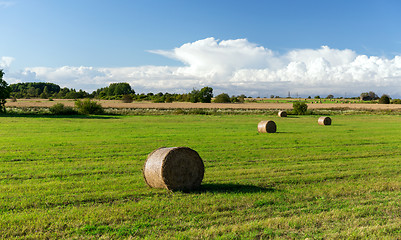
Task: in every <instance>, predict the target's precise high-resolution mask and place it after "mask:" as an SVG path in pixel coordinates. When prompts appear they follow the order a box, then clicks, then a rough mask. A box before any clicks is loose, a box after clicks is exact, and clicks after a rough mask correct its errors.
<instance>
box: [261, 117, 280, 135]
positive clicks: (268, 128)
mask: <svg viewBox="0 0 401 240" xmlns="http://www.w3.org/2000/svg"><path fill="white" fill-rule="evenodd" d="M276 130H277V126H276V123H275V122H273V121H272V120H267V121H261V122H259V124H258V132H260V133H275V132H276Z"/></svg>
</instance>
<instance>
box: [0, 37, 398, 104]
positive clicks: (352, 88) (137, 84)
mask: <svg viewBox="0 0 401 240" xmlns="http://www.w3.org/2000/svg"><path fill="white" fill-rule="evenodd" d="M149 52H151V53H154V54H159V55H162V56H165V57H168V58H171V59H175V60H178V61H180V62H181V63H182V66H139V67H123V68H95V67H90V66H63V67H59V68H50V67H27V68H25V69H23V70H20V71H17V72H15V71H14V72H12V71H10V66H11V65H12V62H13V61H14V60H15V59H14V58H12V57H5V56H3V57H1V58H0V68H2V69H4V70H5V72H6V75H5V80H6V81H7V82H8V83H17V82H30V81H42V82H52V83H56V84H59V85H60V86H62V87H68V88H75V89H83V90H87V91H92V90H96V89H98V88H102V87H105V86H108V85H109V84H110V83H114V82H128V83H130V84H131V86H132V87H133V88H134V89H135V91H136V92H137V93H141V92H145V93H146V92H155V93H156V92H170V93H183V92H189V91H191V90H192V89H193V88H198V89H199V88H202V87H204V86H209V87H212V88H213V89H214V90H215V91H214V92H215V93H217V94H218V93H221V92H225V93H228V94H230V95H234V94H235V95H237V94H245V95H250V96H254V97H256V96H261V97H267V96H270V95H280V96H287V94H288V92H291V94H292V96H295V94H297V95H299V96H304V97H306V96H315V95H320V96H326V95H328V94H333V95H334V96H344V95H345V94H346V95H347V96H348V97H349V96H359V94H360V93H361V92H367V91H374V92H376V93H377V94H379V95H381V94H389V95H390V96H392V97H401V56H395V57H394V58H392V59H388V58H385V57H379V56H366V55H358V54H357V53H356V52H354V51H352V50H349V49H344V50H339V49H331V48H330V47H328V46H322V47H320V48H318V49H295V50H290V51H288V52H286V53H282V54H280V53H277V52H274V51H272V50H270V49H268V48H265V47H263V46H259V45H258V44H255V43H252V42H249V41H248V40H247V39H234V40H217V39H215V38H206V39H202V40H198V41H195V42H192V43H186V44H183V45H182V46H180V47H177V48H175V49H172V50H152V51H149Z"/></svg>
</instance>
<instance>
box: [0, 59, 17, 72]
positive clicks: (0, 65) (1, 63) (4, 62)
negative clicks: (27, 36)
mask: <svg viewBox="0 0 401 240" xmlns="http://www.w3.org/2000/svg"><path fill="white" fill-rule="evenodd" d="M13 61H14V58H12V57H1V58H0V69H7V68H9V67H10V65H11V63H12V62H13Z"/></svg>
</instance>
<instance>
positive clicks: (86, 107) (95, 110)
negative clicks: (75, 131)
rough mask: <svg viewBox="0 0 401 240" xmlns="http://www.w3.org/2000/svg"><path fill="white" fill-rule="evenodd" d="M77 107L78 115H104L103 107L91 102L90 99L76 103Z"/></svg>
mask: <svg viewBox="0 0 401 240" xmlns="http://www.w3.org/2000/svg"><path fill="white" fill-rule="evenodd" d="M75 107H76V108H77V109H78V113H80V114H85V115H87V114H102V113H104V110H103V107H102V105H101V104H100V103H98V102H96V101H91V100H90V99H85V100H82V101H81V100H77V101H75Z"/></svg>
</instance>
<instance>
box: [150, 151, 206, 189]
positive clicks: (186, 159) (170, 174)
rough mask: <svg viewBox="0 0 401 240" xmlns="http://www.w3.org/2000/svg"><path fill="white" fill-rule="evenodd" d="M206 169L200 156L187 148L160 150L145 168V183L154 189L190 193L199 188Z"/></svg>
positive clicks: (152, 155) (153, 154)
mask: <svg viewBox="0 0 401 240" xmlns="http://www.w3.org/2000/svg"><path fill="white" fill-rule="evenodd" d="M204 173H205V167H204V165H203V161H202V159H201V157H200V156H199V154H198V153H197V152H196V151H194V150H192V149H190V148H187V147H170V148H159V149H156V150H155V151H153V152H152V153H150V154H149V155H148V158H147V159H146V162H145V165H144V167H143V176H144V178H145V182H146V183H147V184H148V185H149V186H150V187H153V188H166V189H168V190H184V191H189V190H193V189H196V188H199V187H200V185H201V183H202V180H203V175H204Z"/></svg>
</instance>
